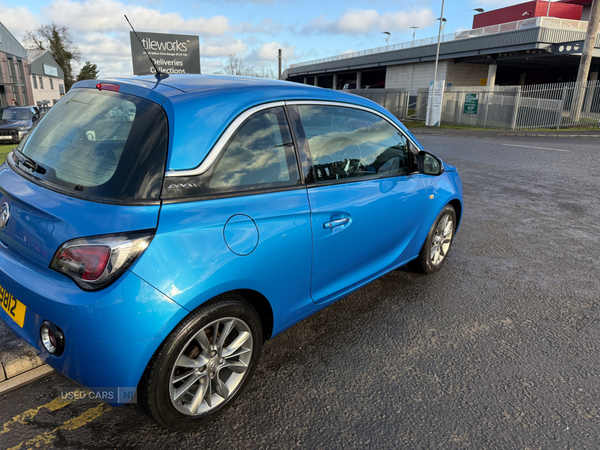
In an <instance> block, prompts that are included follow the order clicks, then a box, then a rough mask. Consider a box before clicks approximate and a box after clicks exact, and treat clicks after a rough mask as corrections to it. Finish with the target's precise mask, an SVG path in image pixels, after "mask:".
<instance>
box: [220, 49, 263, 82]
mask: <svg viewBox="0 0 600 450" xmlns="http://www.w3.org/2000/svg"><path fill="white" fill-rule="evenodd" d="M223 73H224V74H225V75H243V76H247V77H253V76H255V75H254V66H249V65H248V64H246V63H244V60H243V59H242V57H241V56H238V55H234V54H233V53H230V54H229V58H227V63H225V67H224V69H223Z"/></svg>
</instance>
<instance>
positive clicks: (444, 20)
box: [435, 17, 448, 36]
mask: <svg viewBox="0 0 600 450" xmlns="http://www.w3.org/2000/svg"><path fill="white" fill-rule="evenodd" d="M435 20H440V18H439V17H438V18H437V19H435ZM441 20H442V36H443V35H444V28H445V27H446V22H448V21H447V20H446V19H444V18H442V19H441Z"/></svg>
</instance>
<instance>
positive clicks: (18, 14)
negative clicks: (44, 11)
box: [0, 5, 38, 38]
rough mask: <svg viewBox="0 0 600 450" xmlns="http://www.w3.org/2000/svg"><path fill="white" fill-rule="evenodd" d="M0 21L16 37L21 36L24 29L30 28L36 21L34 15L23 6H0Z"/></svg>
mask: <svg viewBox="0 0 600 450" xmlns="http://www.w3.org/2000/svg"><path fill="white" fill-rule="evenodd" d="M0 21H1V22H2V25H4V26H5V27H6V28H7V29H8V30H9V31H10V32H11V33H12V34H14V35H15V36H16V37H17V38H21V37H22V36H23V35H24V34H25V32H26V31H28V30H32V29H33V28H34V27H35V26H36V24H37V23H38V20H37V18H36V16H35V15H34V14H32V13H31V11H29V10H28V9H27V8H25V7H24V6H17V7H14V8H10V7H6V6H4V5H2V6H0Z"/></svg>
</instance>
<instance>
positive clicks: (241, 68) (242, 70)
mask: <svg viewBox="0 0 600 450" xmlns="http://www.w3.org/2000/svg"><path fill="white" fill-rule="evenodd" d="M216 73H217V74H225V75H242V76H246V77H259V78H273V79H275V78H277V77H276V76H275V72H274V71H273V69H271V68H267V69H265V68H264V67H263V68H262V69H261V70H255V69H254V66H250V65H248V64H246V63H245V62H244V60H243V59H242V57H241V56H238V55H234V54H233V53H230V54H229V57H228V58H227V62H226V63H225V67H224V68H223V71H222V72H216Z"/></svg>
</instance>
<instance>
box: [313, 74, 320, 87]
mask: <svg viewBox="0 0 600 450" xmlns="http://www.w3.org/2000/svg"><path fill="white" fill-rule="evenodd" d="M314 84H315V86H318V85H319V76H318V75H315V83H314Z"/></svg>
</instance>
